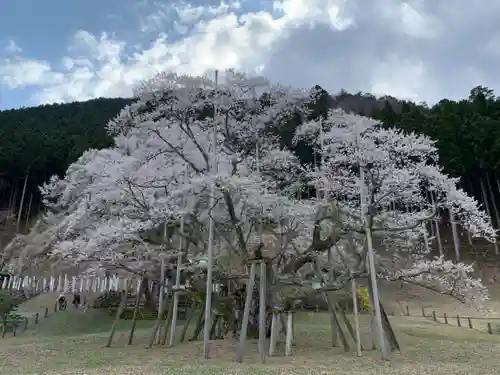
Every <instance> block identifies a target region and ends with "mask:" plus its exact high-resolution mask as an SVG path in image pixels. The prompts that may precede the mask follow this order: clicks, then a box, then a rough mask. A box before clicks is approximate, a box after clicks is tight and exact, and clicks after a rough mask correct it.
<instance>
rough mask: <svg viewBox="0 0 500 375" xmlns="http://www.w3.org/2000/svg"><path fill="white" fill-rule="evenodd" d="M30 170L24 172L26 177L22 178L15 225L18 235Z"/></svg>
mask: <svg viewBox="0 0 500 375" xmlns="http://www.w3.org/2000/svg"><path fill="white" fill-rule="evenodd" d="M29 173H30V170H29V168H28V170H27V171H26V176H24V184H23V192H22V193H21V202H20V203H19V212H18V213H17V223H16V233H19V231H20V229H21V218H22V214H23V206H24V198H25V197H26V187H27V186H28V177H29Z"/></svg>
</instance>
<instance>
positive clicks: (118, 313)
mask: <svg viewBox="0 0 500 375" xmlns="http://www.w3.org/2000/svg"><path fill="white" fill-rule="evenodd" d="M121 293H122V296H121V301H120V305H119V306H118V310H116V316H115V321H114V322H113V325H112V326H111V330H110V332H109V336H108V342H107V343H106V347H107V348H109V347H110V346H111V342H112V341H113V336H114V335H115V331H116V325H117V324H118V321H119V320H120V316H121V315H122V313H123V310H125V305H126V302H127V297H128V291H127V289H126V290H124V291H122V292H121Z"/></svg>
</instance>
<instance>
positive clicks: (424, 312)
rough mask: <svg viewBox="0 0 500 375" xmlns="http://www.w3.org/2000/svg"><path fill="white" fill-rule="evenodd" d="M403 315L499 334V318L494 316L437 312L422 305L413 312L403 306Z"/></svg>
mask: <svg viewBox="0 0 500 375" xmlns="http://www.w3.org/2000/svg"><path fill="white" fill-rule="evenodd" d="M404 315H405V316H415V317H422V318H426V319H431V320H433V321H434V322H436V323H441V324H447V325H451V326H455V327H460V328H466V329H474V330H477V331H480V332H488V333H489V334H490V335H493V334H500V318H496V317H473V316H467V315H460V314H448V313H439V312H436V310H429V309H426V308H424V307H422V309H421V311H420V312H419V313H415V312H411V311H410V308H409V307H408V306H406V307H405V310H404Z"/></svg>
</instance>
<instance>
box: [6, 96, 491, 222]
mask: <svg viewBox="0 0 500 375" xmlns="http://www.w3.org/2000/svg"><path fill="white" fill-rule="evenodd" d="M131 101H132V99H104V98H101V99H95V100H90V101H87V102H75V103H69V104H55V105H45V106H40V107H34V108H23V109H18V110H8V111H0V208H1V211H2V212H3V216H4V217H5V216H6V215H10V217H11V218H13V219H15V218H16V216H15V214H16V213H17V212H19V210H21V212H22V219H23V220H22V221H24V220H25V219H26V218H27V217H29V216H32V215H35V214H36V213H37V212H38V210H39V208H40V207H39V206H40V204H39V194H38V189H37V187H38V186H39V185H40V184H42V183H43V182H44V181H46V180H47V178H48V177H50V176H51V175H53V174H56V173H57V174H61V173H64V171H65V170H66V168H67V167H68V165H69V164H70V163H71V162H72V161H74V160H75V159H76V158H77V157H78V156H79V155H80V154H81V153H82V152H83V151H84V150H86V149H89V148H102V147H106V146H108V145H109V144H110V138H109V137H108V135H107V134H106V132H105V128H104V125H105V124H106V122H107V121H108V120H109V119H110V118H112V117H113V116H115V115H116V114H117V113H118V112H119V111H120V109H121V108H123V107H124V106H125V105H127V104H129V103H130V102H131ZM332 107H341V108H343V109H346V110H349V111H353V112H356V113H359V114H362V115H368V116H372V117H374V118H376V119H379V120H381V121H383V122H384V124H386V125H387V126H396V127H399V128H402V129H404V130H407V131H415V132H419V133H424V134H427V135H429V136H431V137H432V138H434V139H435V140H437V142H438V143H437V144H438V147H439V150H440V157H441V160H442V164H443V165H444V166H445V169H446V171H447V172H448V173H449V174H451V175H453V176H460V177H462V179H461V182H462V187H463V188H464V189H465V190H467V191H468V192H472V193H473V194H474V196H475V197H476V198H477V199H478V200H480V201H482V202H483V203H485V202H486V203H488V205H487V208H488V210H489V211H490V213H491V216H492V217H493V220H494V222H495V224H496V225H498V221H499V220H498V214H497V213H496V202H497V201H498V198H499V196H500V194H499V191H500V184H499V182H497V177H496V176H500V163H499V161H500V98H497V97H495V95H494V93H493V92H492V91H491V90H489V89H487V88H483V87H476V88H474V89H472V90H471V92H470V95H469V98H468V99H467V100H462V101H450V100H442V101H440V102H439V103H437V104H435V105H434V106H426V105H423V104H415V103H412V102H408V101H401V100H397V99H395V98H392V97H383V98H376V97H374V96H372V95H369V94H363V93H358V94H349V93H347V92H344V91H342V92H340V93H339V94H337V95H328V93H326V92H324V91H323V95H322V96H321V97H320V99H319V100H318V101H317V102H316V103H315V105H314V107H313V108H311V109H312V114H311V116H312V117H316V118H320V117H321V116H324V115H325V113H326V111H327V110H328V108H332ZM297 125H298V120H292V121H290V122H289V123H286V124H283V126H282V127H281V128H280V129H279V133H280V134H279V135H280V137H281V139H282V144H283V145H287V146H289V147H291V148H294V146H292V134H293V132H294V129H295V127H296V126H297ZM295 150H296V152H297V153H298V154H299V156H300V157H301V159H302V161H303V162H312V160H313V159H314V156H313V154H312V151H311V149H309V148H307V147H305V146H304V145H301V144H299V145H298V146H297V147H295ZM25 182H26V189H25V193H24V194H23V190H24V185H25ZM14 221H15V220H14ZM18 229H19V228H18ZM20 230H22V227H21V228H20Z"/></svg>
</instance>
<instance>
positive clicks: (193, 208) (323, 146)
mask: <svg viewBox="0 0 500 375" xmlns="http://www.w3.org/2000/svg"><path fill="white" fill-rule="evenodd" d="M312 94H314V93H312ZM137 98H138V99H137V101H136V102H135V103H133V104H131V105H129V106H127V107H126V108H124V109H123V110H122V111H121V113H120V114H119V115H118V116H117V117H116V118H114V119H112V120H111V121H110V122H109V123H108V125H107V128H108V131H109V132H110V134H111V135H112V136H113V137H114V146H113V147H112V148H109V149H103V150H89V151H87V152H85V153H84V154H83V155H82V156H81V157H80V158H79V159H78V160H77V161H76V162H75V163H73V164H72V165H71V166H70V167H69V168H68V170H67V172H66V175H65V176H64V177H63V178H57V177H54V178H52V179H51V180H50V181H49V182H48V183H47V184H46V185H45V186H43V187H42V193H43V195H44V198H45V199H44V203H45V205H46V206H47V207H48V209H49V210H50V211H51V212H50V213H49V214H47V215H46V216H45V217H44V218H42V220H41V221H40V223H39V225H38V226H37V227H36V228H35V230H34V231H33V232H32V233H30V234H29V235H28V236H25V237H18V238H17V239H16V240H15V241H14V242H13V243H12V244H11V245H10V246H11V247H10V249H11V251H10V253H11V254H17V259H16V257H15V256H12V257H11V258H12V260H13V261H12V265H13V266H16V267H18V268H19V269H23V267H24V268H27V267H29V268H30V269H31V268H33V264H38V266H40V265H41V264H45V263H51V264H56V262H57V264H58V265H59V266H60V267H74V266H78V267H79V269H80V270H81V271H82V272H84V271H92V272H94V271H99V270H101V271H107V270H114V271H117V270H118V271H120V272H132V273H135V274H139V275H141V276H145V277H147V278H151V279H154V278H158V275H159V271H158V270H159V267H160V264H161V260H162V259H163V260H167V263H168V264H169V265H170V266H171V270H174V269H175V267H181V268H182V270H183V271H185V272H186V273H189V274H190V275H191V277H192V278H193V280H194V279H196V278H198V279H199V280H203V278H204V277H205V276H204V272H205V270H206V266H207V250H208V242H209V241H208V239H209V237H210V236H209V223H210V221H212V223H214V227H215V236H214V238H213V243H214V244H215V246H214V248H215V261H214V275H215V281H216V282H218V283H223V284H226V285H229V284H232V285H233V287H234V288H235V289H238V288H240V287H241V286H242V285H245V284H246V278H247V267H248V266H249V264H250V263H251V262H252V260H255V259H256V258H259V259H260V258H262V259H264V260H265V261H266V263H267V265H268V266H269V267H268V268H267V280H268V282H267V284H268V286H269V287H268V289H267V291H266V294H267V302H266V305H267V306H266V307H267V311H271V310H274V311H276V310H286V309H290V308H291V306H292V305H293V303H294V302H295V301H296V300H297V299H300V297H303V296H304V295H305V294H304V293H303V291H304V290H306V291H307V293H310V292H314V289H316V292H319V293H322V294H323V296H324V297H325V299H326V300H327V302H328V305H329V308H330V310H331V312H332V314H333V316H334V320H336V321H337V323H339V322H341V320H342V318H341V317H339V316H338V315H339V309H338V304H337V303H336V301H335V299H334V298H333V296H332V295H331V294H330V293H329V292H330V291H333V290H340V289H343V288H344V287H346V286H347V285H348V283H349V282H350V281H351V280H352V279H356V278H365V277H367V276H368V274H369V272H368V270H367V266H366V256H367V247H366V246H365V243H366V239H367V236H366V234H367V231H366V227H365V225H364V223H365V220H364V217H365V216H366V218H367V223H368V228H369V231H370V234H371V235H372V236H373V241H374V244H375V246H374V247H375V253H376V255H377V257H376V263H377V264H376V266H377V267H376V269H377V275H376V276H377V277H379V278H386V279H388V280H405V281H407V282H412V283H417V284H420V285H423V286H425V287H428V288H433V289H435V290H438V291H439V292H442V293H448V294H451V295H454V296H455V297H457V298H459V299H461V300H463V301H464V302H468V303H471V302H477V303H479V304H480V303H481V302H482V300H483V299H484V298H486V295H485V293H484V288H483V286H482V284H481V283H480V282H479V281H477V280H473V279H472V278H470V276H469V273H470V267H469V266H466V265H464V264H462V263H452V262H449V261H445V260H444V259H431V258H429V256H428V254H427V253H426V251H427V249H426V248H425V247H424V246H422V241H423V239H424V237H426V236H428V234H427V233H426V228H425V225H424V223H425V221H426V220H428V219H430V218H432V217H433V215H435V207H434V205H433V204H431V203H430V202H428V201H427V200H426V199H425V197H426V195H425V191H433V192H435V193H436V196H437V202H436V204H437V206H438V207H443V208H446V209H450V210H452V211H453V212H454V214H455V216H456V217H457V218H460V220H461V221H462V223H463V225H464V226H465V227H467V228H468V229H469V230H470V231H471V233H473V234H474V235H475V236H483V237H486V238H488V239H492V238H493V237H494V231H493V229H492V227H491V224H490V222H489V219H488V218H487V216H486V215H485V214H484V213H482V211H480V210H479V208H478V207H477V203H476V202H475V201H474V200H473V199H471V198H469V197H467V196H466V195H465V194H464V192H463V191H461V190H459V189H457V188H456V181H455V180H454V179H452V178H449V177H447V176H445V175H444V174H443V173H442V171H441V169H440V168H439V166H438V160H437V156H436V149H435V147H434V145H433V142H432V141H430V140H429V139H427V138H425V137H421V136H418V135H414V134H403V133H401V132H398V131H395V130H387V129H384V128H382V127H381V126H380V125H379V124H377V123H376V122H375V121H373V120H371V119H367V118H364V117H360V116H355V115H350V114H346V113H344V112H341V111H332V112H331V113H330V114H329V116H328V118H326V119H324V120H323V121H307V122H304V123H303V124H302V125H301V126H300V127H299V128H298V129H297V133H296V139H297V140H303V141H306V142H308V143H310V144H311V145H313V146H314V147H316V153H317V155H318V156H319V157H320V158H321V162H320V168H319V169H315V170H309V169H308V168H307V167H305V166H303V165H301V164H300V163H299V161H298V159H297V158H296V156H295V155H293V153H292V152H290V151H289V150H286V149H282V148H280V147H279V140H278V139H276V138H275V137H274V136H272V135H271V134H272V130H273V129H275V128H276V127H277V126H279V125H280V124H282V123H283V122H285V121H286V120H288V119H289V118H290V117H292V116H295V117H299V118H302V119H305V118H307V117H308V116H307V109H306V106H307V104H308V102H309V101H310V100H313V99H314V95H311V93H310V92H307V91H305V90H295V89H293V88H290V87H284V86H280V85H274V84H271V83H270V82H269V81H267V80H266V79H264V78H262V77H248V76H245V75H243V74H239V73H235V72H232V71H228V72H226V74H225V77H224V79H223V80H222V83H216V82H214V81H213V80H211V79H207V78H205V77H189V76H179V75H175V74H159V75H158V76H156V77H155V78H154V79H152V80H150V81H148V82H146V83H145V84H144V85H143V86H142V87H141V88H140V89H139V90H138V91H137ZM214 129H215V132H216V141H217V144H216V148H217V150H216V151H217V152H216V156H217V157H216V160H215V163H214V160H212V158H211V155H212V154H213V147H214V145H213V143H212V136H211V133H212V131H213V130H214ZM212 163H213V164H212ZM213 166H215V167H216V168H213ZM361 168H363V172H364V174H365V175H366V182H365V183H363V184H362V183H361V181H360V171H361ZM306 178H307V179H309V180H311V183H312V184H314V185H315V186H316V187H317V189H319V190H320V191H321V192H322V194H321V199H320V198H319V197H318V199H298V198H297V196H296V193H295V192H296V191H297V189H298V187H300V185H301V184H302V181H304V180H305V179H306ZM363 186H364V189H365V190H364V192H365V194H364V195H365V196H366V197H367V200H366V202H365V203H366V204H365V205H364V206H366V210H365V214H363V215H362V214H361V206H362V205H361V200H360V188H361V187H363ZM211 202H213V203H211ZM408 208H409V209H408ZM181 223H182V225H181ZM181 239H182V241H181ZM37 241H43V246H41V247H40V246H37ZM179 243H181V246H177V244H179ZM16 247H17V248H22V249H23V251H14V249H15V248H16ZM332 250H334V251H333V252H332ZM388 251H390V252H391V254H392V257H391V262H387V261H386V258H384V256H383V255H384V253H385V252H388ZM328 254H334V256H330V257H329V256H328ZM179 259H180V262H179V263H177V261H178V260H179ZM327 276H329V277H327ZM194 281H196V280H194ZM192 284H193V285H194V286H196V285H198V284H197V283H196V282H193V283H192ZM373 287H376V285H375V286H374V285H372V286H371V288H372V289H373ZM290 290H292V291H298V292H297V293H295V292H294V293H290ZM285 291H286V292H285ZM200 292H202V291H200ZM256 296H257V298H256V300H255V302H256V303H255V305H256V306H257V305H258V303H257V300H258V297H259V296H258V293H257V294H256ZM372 303H374V304H379V301H375V299H374V298H372ZM257 315H258V314H257V309H255V311H254V312H253V314H251V325H253V326H254V327H256V326H257ZM344 323H345V324H346V325H347V324H349V323H348V322H345V321H344ZM386 323H387V324H389V323H388V321H387V322H386ZM337 325H338V324H337ZM341 325H342V324H341ZM341 325H339V327H338V329H339V332H340V335H341V336H342V337H343V341H344V342H347V336H348V335H349V333H348V331H349V330H348V329H346V328H342V327H341ZM386 331H387V327H386ZM386 333H387V332H386ZM387 334H388V333H387ZM345 346H346V345H345Z"/></svg>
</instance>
